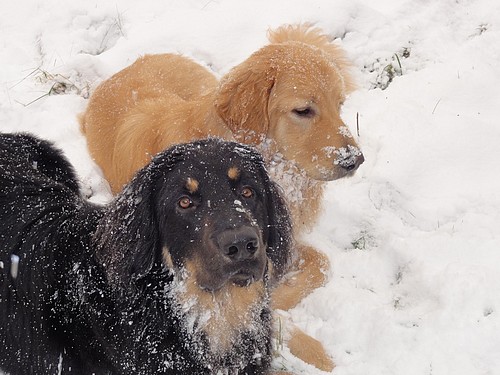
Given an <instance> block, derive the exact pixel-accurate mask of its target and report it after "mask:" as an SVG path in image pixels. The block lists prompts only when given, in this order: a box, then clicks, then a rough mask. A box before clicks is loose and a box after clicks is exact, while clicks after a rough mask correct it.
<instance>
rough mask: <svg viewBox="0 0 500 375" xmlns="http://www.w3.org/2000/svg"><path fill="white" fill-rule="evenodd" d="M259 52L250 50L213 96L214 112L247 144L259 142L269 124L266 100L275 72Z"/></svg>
mask: <svg viewBox="0 0 500 375" xmlns="http://www.w3.org/2000/svg"><path fill="white" fill-rule="evenodd" d="M263 52H264V51H263V50H260V51H258V52H256V53H254V54H253V55H252V56H250V57H249V58H248V59H247V60H245V61H244V62H242V63H241V64H239V65H237V66H236V67H234V68H233V69H232V70H231V71H230V72H229V73H228V74H226V75H225V76H224V77H223V78H222V80H221V83H220V85H219V88H218V92H217V97H216V99H215V108H216V110H217V113H218V115H219V116H220V117H221V118H222V120H223V121H224V122H225V123H226V124H227V126H228V127H229V128H230V129H231V131H232V132H233V134H234V135H236V136H238V135H239V136H240V137H242V138H241V139H242V140H243V141H244V142H245V143H250V144H256V143H260V138H261V137H262V135H265V134H266V133H267V131H268V128H269V114H268V102H269V94H270V92H271V89H272V87H273V85H274V80H275V74H274V72H273V71H274V69H272V68H271V67H270V66H269V58H266V57H265V56H262V54H263ZM240 137H237V138H240Z"/></svg>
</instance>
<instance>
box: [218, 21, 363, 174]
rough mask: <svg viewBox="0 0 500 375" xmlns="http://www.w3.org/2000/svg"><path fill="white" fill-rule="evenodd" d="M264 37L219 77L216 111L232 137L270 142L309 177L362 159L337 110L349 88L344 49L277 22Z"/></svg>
mask: <svg viewBox="0 0 500 375" xmlns="http://www.w3.org/2000/svg"><path fill="white" fill-rule="evenodd" d="M270 41H271V44H270V45H268V46H265V47H263V48H261V49H260V50H259V51H257V52H255V53H254V54H253V55H252V56H250V57H249V58H248V59H247V60H246V61H244V62H243V63H242V64H240V65H238V66H237V67H235V68H234V69H233V70H232V71H231V72H229V73H228V74H227V75H226V76H225V77H224V78H223V79H222V81H221V85H220V87H219V91H218V97H217V99H216V103H215V106H216V109H217V111H218V113H219V115H220V117H221V118H222V119H223V120H224V121H225V122H226V123H227V124H228V126H229V127H230V128H231V130H232V131H233V133H234V134H235V136H236V138H237V139H238V140H240V141H243V142H245V143H250V144H259V143H261V142H263V141H269V142H271V143H272V145H273V146H274V148H275V151H276V152H277V153H280V154H281V155H283V157H284V158H285V159H287V160H290V161H294V162H296V164H297V166H298V167H299V168H300V169H302V170H303V171H305V172H306V174H307V175H308V176H309V177H311V178H313V179H316V180H335V179H337V178H341V177H344V176H346V175H349V174H352V173H353V172H354V171H355V170H356V169H357V168H358V166H359V165H360V164H361V163H362V162H363V161H364V158H363V155H362V153H361V151H360V149H359V147H358V145H357V144H356V142H355V140H354V138H353V136H352V135H351V133H350V132H349V130H348V128H347V126H346V125H345V124H344V123H343V121H342V119H341V117H340V108H341V105H342V103H343V102H344V99H345V97H346V95H347V94H348V93H349V92H350V91H351V90H352V89H353V84H352V82H351V78H350V76H349V74H348V72H347V70H348V63H347V62H346V60H345V58H344V55H343V52H342V51H341V50H340V49H339V48H338V47H336V46H335V45H333V44H331V43H329V41H328V38H327V37H326V36H325V35H323V34H321V32H320V31H319V30H318V29H314V28H311V27H310V26H308V25H298V26H283V27H281V28H279V29H277V30H275V31H272V32H270Z"/></svg>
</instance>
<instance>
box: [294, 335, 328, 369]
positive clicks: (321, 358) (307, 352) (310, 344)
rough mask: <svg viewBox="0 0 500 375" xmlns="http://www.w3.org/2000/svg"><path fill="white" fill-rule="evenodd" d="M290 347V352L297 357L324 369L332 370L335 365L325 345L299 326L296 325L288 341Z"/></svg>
mask: <svg viewBox="0 0 500 375" xmlns="http://www.w3.org/2000/svg"><path fill="white" fill-rule="evenodd" d="M288 349H290V353H292V354H293V355H294V356H295V357H297V358H300V359H301V360H303V361H304V362H306V363H309V364H310V365H313V366H314V367H316V368H318V369H320V370H322V371H326V372H331V371H332V370H333V368H334V367H335V365H334V363H333V361H332V359H331V358H330V356H329V355H328V354H327V353H326V351H325V349H324V348H323V345H322V344H321V343H320V342H319V341H318V340H316V339H314V338H312V337H311V336H309V335H307V334H305V333H304V332H303V331H301V330H300V329H298V328H297V327H294V329H293V331H292V333H291V337H290V339H289V341H288Z"/></svg>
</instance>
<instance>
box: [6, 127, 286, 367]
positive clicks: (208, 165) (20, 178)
mask: <svg viewBox="0 0 500 375" xmlns="http://www.w3.org/2000/svg"><path fill="white" fill-rule="evenodd" d="M290 231H291V229H290V222H289V218H288V214H287V210H286V208H285V206H284V204H283V200H282V199H281V197H280V196H279V194H278V193H277V189H276V186H275V185H274V184H273V183H272V182H270V181H269V179H268V176H267V174H266V171H265V169H264V167H263V162H262V159H261V157H260V156H259V154H257V153H256V152H255V151H253V150H252V149H250V148H248V147H246V146H242V145H239V144H236V143H230V142H222V141H218V140H206V141H198V142H195V143H190V144H185V145H179V146H175V147H173V148H171V149H169V150H167V151H165V152H163V153H161V154H159V155H157V156H156V157H155V158H154V159H153V160H152V162H151V163H150V164H149V165H148V166H147V167H145V168H144V169H142V170H141V171H140V172H139V173H138V174H137V175H136V177H135V178H134V179H133V181H132V182H131V183H130V184H129V185H128V186H127V187H126V188H125V189H124V191H123V192H122V193H121V194H120V195H119V196H118V197H117V198H116V199H115V200H114V201H113V202H112V203H110V204H109V205H108V206H105V207H100V206H96V205H93V204H91V203H89V202H87V201H86V200H85V199H83V198H82V197H81V196H80V194H79V187H78V182H77V178H76V174H75V172H74V170H73V168H72V167H71V165H70V164H69V162H68V161H67V160H66V159H65V158H64V157H63V156H62V154H61V152H60V151H58V150H57V149H55V148H54V147H53V146H52V145H51V144H50V143H48V142H45V141H42V140H39V139H37V138H34V137H32V136H29V135H19V134H18V135H7V134H4V135H0V261H1V263H0V369H2V370H3V371H5V372H7V373H8V374H13V375H15V374H22V375H28V374H36V375H42V374H43V375H45V374H47V375H48V374H70V375H90V374H134V375H137V374H217V373H219V372H221V373H229V374H264V373H266V372H267V369H268V367H269V364H270V358H271V353H270V351H271V345H270V340H271V332H270V331H271V316H270V310H269V301H268V300H269V292H268V287H269V284H270V283H271V282H272V280H271V279H274V278H279V277H280V276H281V275H282V274H283V272H285V267H286V266H287V263H288V260H289V249H290V241H291V239H290Z"/></svg>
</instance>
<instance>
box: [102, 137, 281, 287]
mask: <svg viewBox="0 0 500 375" xmlns="http://www.w3.org/2000/svg"><path fill="white" fill-rule="evenodd" d="M96 238H97V242H98V258H99V259H100V261H101V262H102V264H103V265H104V268H105V270H106V272H107V277H108V280H109V282H110V283H111V284H114V285H116V284H121V285H128V284H130V283H133V282H134V280H137V279H141V278H142V277H144V276H146V275H147V274H148V273H149V272H150V271H151V270H152V269H153V268H154V267H155V265H156V266H158V264H161V266H162V267H163V268H167V269H170V270H172V271H173V272H177V273H188V274H189V275H188V277H189V278H191V281H192V283H193V285H196V286H197V287H198V288H200V289H201V290H206V291H209V292H216V291H218V290H219V289H221V288H223V287H224V286H226V285H231V286H232V287H234V286H235V287H243V286H247V285H249V284H251V283H253V282H257V281H263V279H264V277H265V273H266V270H267V267H268V261H270V262H269V263H271V266H272V267H271V268H272V272H273V273H274V275H273V276H274V277H279V276H281V274H282V273H283V272H284V271H285V267H286V266H287V263H288V258H289V251H290V241H291V228H290V221H289V217H288V213H287V210H286V207H285V205H284V202H283V199H282V198H281V197H280V194H279V193H278V190H277V187H276V186H275V185H274V183H273V182H271V181H270V180H269V178H268V175H267V173H266V170H265V168H264V165H263V161H262V158H261V156H260V154H258V153H257V152H255V151H254V150H252V149H251V148H249V147H247V146H243V145H239V144H237V143H232V142H223V141H220V140H213V139H212V140H203V141H198V142H194V143H190V144H184V145H178V146H174V147H173V148H171V149H169V150H167V151H165V152H163V153H160V154H158V155H157V156H156V157H155V158H154V159H153V161H152V162H151V163H150V164H149V165H148V166H147V167H145V168H144V169H142V170H141V171H139V173H138V174H137V175H136V177H135V178H134V179H133V180H132V182H131V183H130V184H129V185H127V187H126V188H125V189H124V191H123V192H122V193H121V194H120V195H119V196H118V197H117V198H116V200H115V201H114V202H113V203H111V205H110V206H109V207H108V211H107V214H106V216H105V218H104V219H103V220H102V222H101V226H100V228H99V230H98V232H97V233H96Z"/></svg>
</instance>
